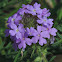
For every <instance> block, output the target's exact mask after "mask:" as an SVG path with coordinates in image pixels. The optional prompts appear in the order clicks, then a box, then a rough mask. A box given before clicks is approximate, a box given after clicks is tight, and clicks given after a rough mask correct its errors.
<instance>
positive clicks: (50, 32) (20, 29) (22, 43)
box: [5, 2, 57, 50]
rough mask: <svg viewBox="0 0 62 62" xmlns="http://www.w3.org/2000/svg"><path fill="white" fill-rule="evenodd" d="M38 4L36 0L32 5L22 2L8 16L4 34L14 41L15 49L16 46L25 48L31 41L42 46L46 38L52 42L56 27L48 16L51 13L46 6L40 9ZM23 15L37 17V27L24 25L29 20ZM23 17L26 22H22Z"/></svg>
mask: <svg viewBox="0 0 62 62" xmlns="http://www.w3.org/2000/svg"><path fill="white" fill-rule="evenodd" d="M40 6H41V5H40V4H38V3H36V2H35V4H34V5H33V6H32V5H29V4H28V5H25V4H23V5H22V8H20V9H19V10H18V11H17V13H15V14H14V15H13V16H11V17H9V18H8V21H7V23H8V25H7V27H8V28H9V29H7V30H6V31H5V33H6V35H5V36H6V37H7V36H9V35H10V38H11V40H12V41H14V42H13V47H14V48H15V50H17V48H19V49H21V48H22V49H25V48H26V45H29V46H30V45H32V43H34V44H36V43H37V42H39V44H40V45H41V46H43V45H44V44H46V43H47V39H49V40H50V42H51V43H53V42H54V36H56V32H57V29H55V28H52V26H53V19H51V18H48V17H49V16H50V14H51V13H50V12H49V10H47V8H44V9H41V8H40ZM25 15H27V16H30V17H31V16H33V17H32V18H34V19H35V20H36V19H37V20H36V21H37V23H36V26H37V28H36V27H35V28H34V27H30V28H28V27H27V28H26V27H25V26H28V25H27V24H29V23H28V22H27V21H30V20H29V19H28V18H24V17H26V16H25ZM36 17H37V18H36ZM23 18H24V20H25V19H27V20H26V22H27V23H25V22H24V20H23ZM22 21H23V23H22ZM30 22H31V21H30ZM32 23H33V22H32ZM23 24H24V25H23ZM41 25H42V26H41ZM51 36H53V38H51Z"/></svg>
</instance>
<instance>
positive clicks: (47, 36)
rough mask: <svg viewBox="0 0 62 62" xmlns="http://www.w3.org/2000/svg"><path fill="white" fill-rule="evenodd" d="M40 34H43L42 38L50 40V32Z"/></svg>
mask: <svg viewBox="0 0 62 62" xmlns="http://www.w3.org/2000/svg"><path fill="white" fill-rule="evenodd" d="M40 34H41V37H44V38H48V39H49V38H50V34H49V32H48V31H43V32H41V33H40Z"/></svg>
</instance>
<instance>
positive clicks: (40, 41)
mask: <svg viewBox="0 0 62 62" xmlns="http://www.w3.org/2000/svg"><path fill="white" fill-rule="evenodd" d="M46 43H47V41H46V39H44V38H40V40H39V44H40V45H41V46H43V44H46Z"/></svg>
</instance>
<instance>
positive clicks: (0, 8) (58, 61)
mask: <svg viewBox="0 0 62 62" xmlns="http://www.w3.org/2000/svg"><path fill="white" fill-rule="evenodd" d="M35 2H38V3H40V4H41V8H47V9H50V12H51V16H50V18H53V19H54V27H55V28H56V29H57V30H58V32H57V36H56V37H55V43H54V44H52V45H49V46H48V48H47V60H48V62H62V0H0V62H41V58H40V57H39V55H38V57H37V56H36V54H34V53H35V48H36V47H35V45H34V46H32V47H29V46H27V47H29V48H26V50H25V51H24V52H21V50H19V51H15V50H14V49H13V48H12V41H11V39H10V37H7V38H6V37H5V33H4V31H5V29H7V27H6V21H7V20H8V17H9V16H12V15H13V14H15V13H16V12H17V11H18V9H19V8H21V6H22V4H34V3H35ZM38 47H39V48H40V46H38ZM30 48H32V50H31V49H30ZM41 51H42V50H41ZM38 53H40V52H38ZM21 54H23V57H22V56H21ZM38 60H39V61H38ZM45 62H46V61H45Z"/></svg>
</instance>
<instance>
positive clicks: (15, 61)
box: [14, 50, 21, 62]
mask: <svg viewBox="0 0 62 62" xmlns="http://www.w3.org/2000/svg"><path fill="white" fill-rule="evenodd" d="M20 54H21V50H19V52H18V54H17V55H16V57H15V59H14V62H17V59H18V57H19V55H20Z"/></svg>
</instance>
